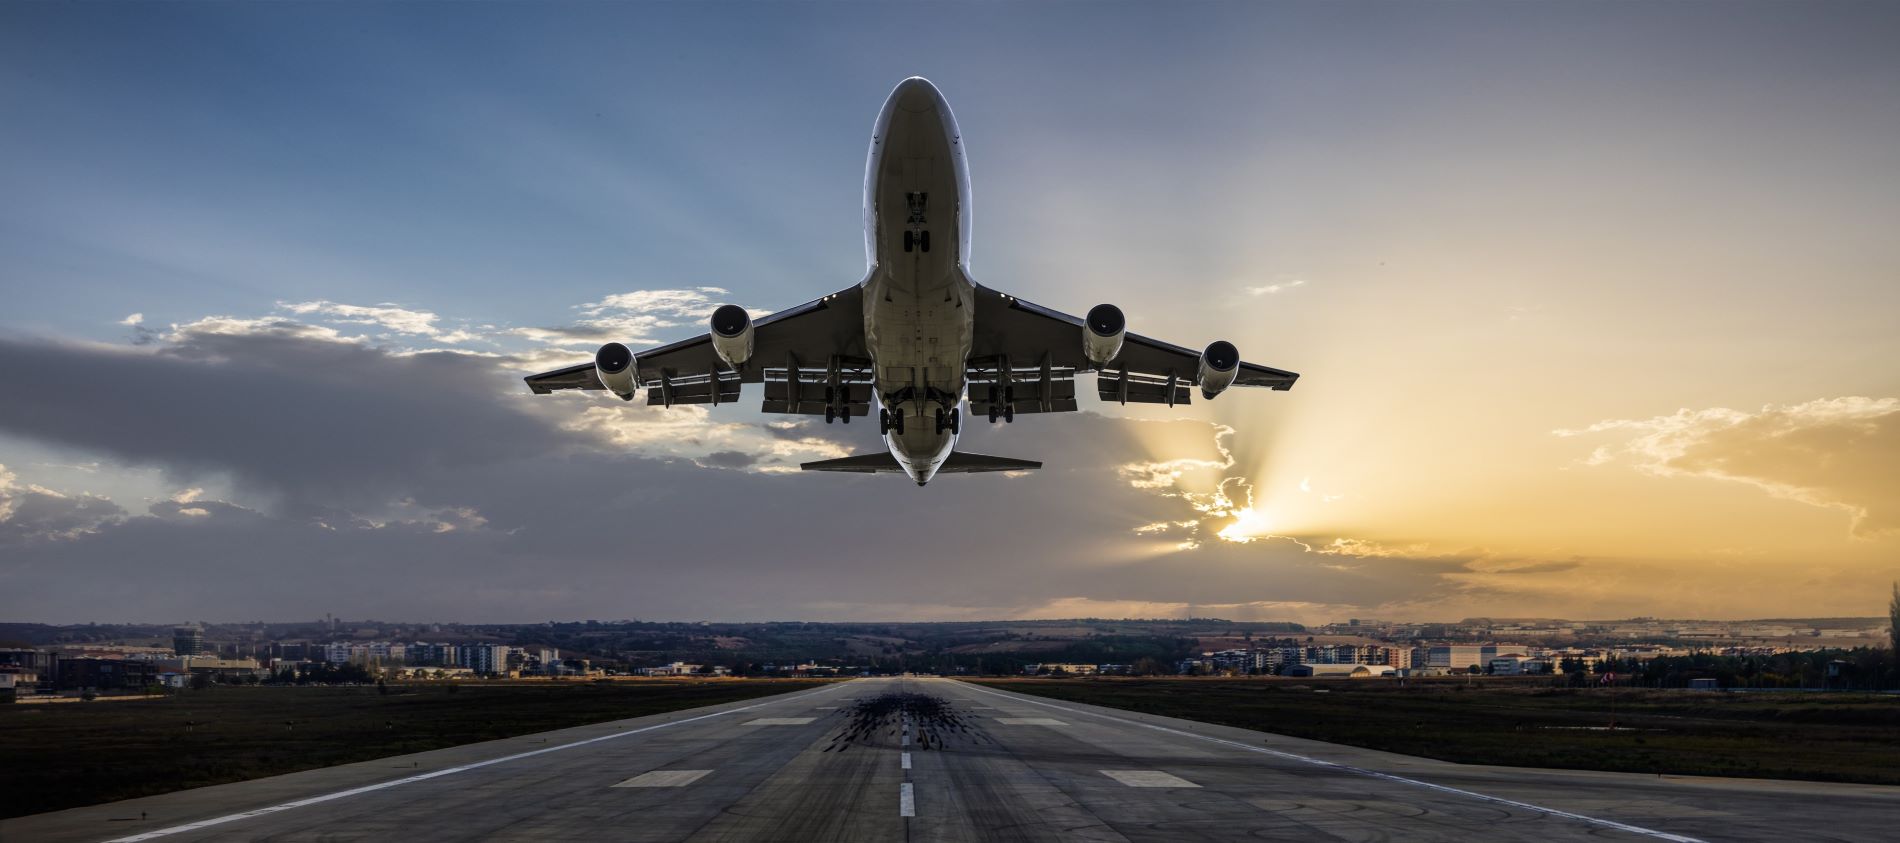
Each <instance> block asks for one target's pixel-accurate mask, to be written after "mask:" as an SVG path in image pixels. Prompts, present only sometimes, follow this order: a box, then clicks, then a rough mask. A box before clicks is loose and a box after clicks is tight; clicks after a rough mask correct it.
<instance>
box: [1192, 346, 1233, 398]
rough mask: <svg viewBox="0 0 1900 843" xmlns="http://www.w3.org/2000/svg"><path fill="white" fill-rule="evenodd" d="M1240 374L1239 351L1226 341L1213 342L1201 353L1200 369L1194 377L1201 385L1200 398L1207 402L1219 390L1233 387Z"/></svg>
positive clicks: (1219, 391)
mask: <svg viewBox="0 0 1900 843" xmlns="http://www.w3.org/2000/svg"><path fill="white" fill-rule="evenodd" d="M1238 374H1240V350H1239V349H1237V348H1234V344H1233V343H1231V342H1228V341H1226V340H1215V341H1213V342H1211V343H1208V344H1207V350H1205V351H1202V352H1201V368H1200V371H1199V372H1198V373H1197V374H1196V375H1195V376H1194V379H1195V380H1196V381H1199V382H1200V384H1201V397H1202V398H1205V399H1207V400H1209V401H1212V400H1214V396H1216V395H1219V394H1220V393H1221V390H1223V389H1226V388H1227V387H1229V386H1231V385H1233V383H1234V376H1235V375H1238Z"/></svg>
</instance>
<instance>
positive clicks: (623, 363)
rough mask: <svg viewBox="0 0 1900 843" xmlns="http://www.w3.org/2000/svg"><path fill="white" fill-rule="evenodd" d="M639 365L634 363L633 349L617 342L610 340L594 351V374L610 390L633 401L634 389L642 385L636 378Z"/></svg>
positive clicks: (622, 397) (624, 398)
mask: <svg viewBox="0 0 1900 843" xmlns="http://www.w3.org/2000/svg"><path fill="white" fill-rule="evenodd" d="M636 372H637V367H635V366H634V365H633V349H631V348H628V347H626V346H624V345H621V344H620V343H617V342H610V343H608V344H606V345H603V346H601V347H600V350H599V351H596V352H594V374H595V375H597V376H599V378H600V383H601V385H602V386H605V387H607V391H608V392H612V393H613V394H615V395H618V396H620V397H621V399H622V400H625V401H632V400H633V393H634V390H636V389H638V388H639V387H640V384H639V382H638V381H637V380H636V378H635V376H636Z"/></svg>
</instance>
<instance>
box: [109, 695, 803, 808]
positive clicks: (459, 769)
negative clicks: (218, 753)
mask: <svg viewBox="0 0 1900 843" xmlns="http://www.w3.org/2000/svg"><path fill="white" fill-rule="evenodd" d="M833 687H836V686H833ZM828 690H830V688H818V689H816V690H813V691H806V692H801V693H806V694H821V693H824V692H825V691H828ZM782 702H785V699H784V698H782V697H781V698H779V699H770V700H766V701H765V702H757V703H753V704H751V705H747V706H740V707H739V708H728V709H726V710H725V711H715V712H713V713H711V714H701V715H698V716H696V717H687V718H683V719H680V720H671V721H668V722H665V723H655V724H653V725H651V726H642V727H640V728H638V729H628V730H627V731H624V732H614V733H613V734H611V735H600V736H598V737H592V738H587V739H585V740H578V741H575V742H573V743H564V744H558V745H555V746H550V747H545V748H542V749H533V750H529V751H527V752H517V753H515V754H513V755H504V756H502V757H500V758H490V759H488V760H487V761H476V762H474V763H472V764H462V765H459V766H455V767H444V768H443V769H440V770H435V771H433V772H428V773H423V774H421V775H419V776H409V777H407V778H401V779H395V780H393V781H386V782H380V783H377V784H369V785H364V786H362V787H353V788H350V789H349V790H339V791H336V792H335V793H325V794H322V795H320V796H312V797H309V798H307V799H298V800H295V801H292V802H285V803H283V804H281V805H272V806H270V807H268V808H257V809H255V810H250V811H242V812H239V813H236V814H226V815H224V816H222V817H212V818H211V819H208V820H199V821H197V822H191V823H185V824H184V825H175V826H172V827H170V828H159V829H153V830H152V831H148V832H145V833H143V834H134V835H132V836H130V837H116V838H113V839H112V840H109V841H106V843H137V841H140V840H154V839H157V838H160V837H170V836H171V835H174V834H184V833H185V832H188V831H197V830H199V829H204V828H210V827H212V826H216V825H223V824H225V823H228V822H236V821H238V820H247V819H250V818H252V817H262V816H266V815H268V814H275V813H278V812H280V811H288V810H290V809H292V808H302V807H304V806H305V805H317V804H320V803H323V802H330V801H333V800H337V799H347V798H349V797H351V796H360V795H362V794H365V793H374V792H376V791H379V790H388V789H389V788H392V787H401V786H403V785H406V784H413V783H415V782H420V781H428V780H429V779H436V778H441V777H443V776H451V775H454V774H456V773H465V772H468V771H469V770H476V769H480V768H482V767H492V766H494V765H496V764H506V763H508V762H510V761H519V760H521V759H523V758H532V757H534V756H536V755H546V754H548V753H550V752H560V751H561V750H564V749H573V748H574V747H577V746H587V745H588V744H595V743H600V742H601V741H611V740H615V739H618V738H624V737H627V736H628V735H638V734H642V733H645V732H651V731H654V730H656V729H665V728H669V727H672V726H680V725H684V724H687V723H695V722H698V721H700V720H711V719H712V718H714V717H724V716H726V715H728V714H738V713H739V712H742V711H751V710H753V709H755V708H764V707H766V706H768V705H777V704H779V703H782ZM813 719H816V718H813Z"/></svg>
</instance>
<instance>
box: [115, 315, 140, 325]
mask: <svg viewBox="0 0 1900 843" xmlns="http://www.w3.org/2000/svg"><path fill="white" fill-rule="evenodd" d="M144 321H145V314H143V313H134V314H132V315H130V316H127V317H125V318H124V319H121V320H119V324H121V325H138V324H140V323H142V322H144Z"/></svg>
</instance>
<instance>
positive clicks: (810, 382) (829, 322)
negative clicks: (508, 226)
mask: <svg viewBox="0 0 1900 843" xmlns="http://www.w3.org/2000/svg"><path fill="white" fill-rule="evenodd" d="M634 366H635V368H636V371H637V372H638V375H639V381H640V386H641V387H643V388H645V389H646V391H647V403H648V404H660V405H665V406H669V407H670V406H672V405H674V404H723V403H727V402H732V401H737V400H739V384H741V383H764V384H765V411H766V412H768V413H803V414H810V415H821V414H823V413H824V412H825V409H826V407H827V406H831V407H832V408H834V409H837V408H839V407H840V406H841V405H842V407H844V408H846V409H849V410H850V412H851V415H853V416H863V415H865V414H866V413H868V412H869V408H870V398H871V388H870V380H871V364H870V360H869V359H868V357H867V355H866V354H865V349H864V306H863V291H862V290H861V289H860V288H859V287H857V286H852V287H849V288H847V289H844V290H841V291H839V292H836V293H833V294H831V295H829V296H825V297H824V298H821V299H818V300H816V301H810V302H806V303H804V304H801V305H799V306H797V307H794V308H792V309H790V310H781V311H779V312H777V313H774V314H772V315H770V316H766V317H764V318H761V319H757V320H754V321H753V323H752V357H751V359H749V360H747V361H746V362H745V364H744V365H741V366H740V367H739V368H738V369H737V370H734V369H733V368H732V367H730V366H727V365H726V364H725V362H724V361H722V360H720V359H719V355H718V354H717V353H716V352H714V351H713V344H712V335H711V334H700V335H699V336H696V337H693V338H690V339H684V340H680V341H679V342H675V343H669V344H667V345H662V346H659V347H657V348H650V349H647V350H645V351H639V352H635V354H634ZM525 380H526V381H527V383H528V388H529V389H530V390H532V391H533V392H534V393H535V394H536V395H546V394H548V393H550V392H553V391H555V390H562V389H606V388H607V387H606V385H604V384H602V383H601V382H600V377H599V375H598V373H596V372H595V370H594V364H593V363H581V364H577V365H573V366H568V367H566V368H562V369H555V370H554V371H551V372H542V373H541V374H538V375H529V376H528V377H527V378H526V379H525ZM826 387H831V388H832V389H833V395H834V396H836V397H837V398H838V399H842V400H841V401H834V402H830V403H828V402H827V401H826V400H825V388H826Z"/></svg>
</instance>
